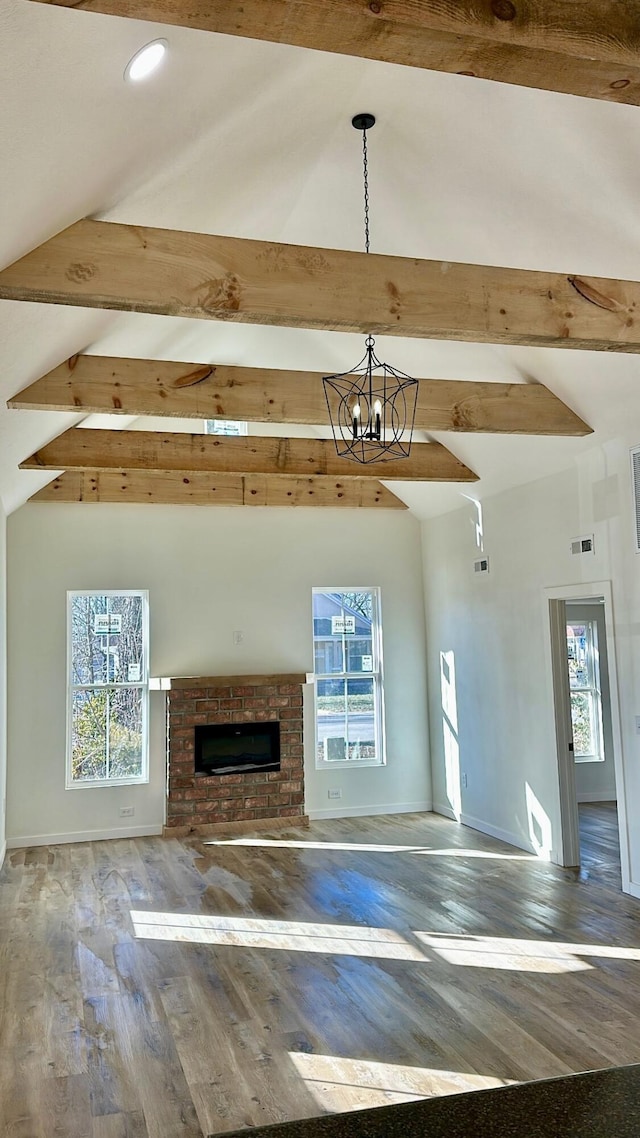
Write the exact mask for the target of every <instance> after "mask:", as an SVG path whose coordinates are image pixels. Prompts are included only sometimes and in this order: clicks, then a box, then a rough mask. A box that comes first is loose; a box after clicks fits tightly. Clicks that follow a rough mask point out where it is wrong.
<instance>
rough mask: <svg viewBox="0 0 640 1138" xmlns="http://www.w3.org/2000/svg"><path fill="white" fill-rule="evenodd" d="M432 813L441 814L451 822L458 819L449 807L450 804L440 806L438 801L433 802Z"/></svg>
mask: <svg viewBox="0 0 640 1138" xmlns="http://www.w3.org/2000/svg"><path fill="white" fill-rule="evenodd" d="M433 813H434V814H442V815H443V816H444V817H445V818H450V819H451V821H452V822H457V821H458V819H457V818H456V816H455V814H454V812H453V810H452V809H451V807H450V806H442V805H441V803H440V802H434V804H433Z"/></svg>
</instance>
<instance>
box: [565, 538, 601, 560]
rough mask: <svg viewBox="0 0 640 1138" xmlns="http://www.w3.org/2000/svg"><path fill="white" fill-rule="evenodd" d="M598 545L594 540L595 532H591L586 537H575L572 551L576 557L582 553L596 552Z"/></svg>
mask: <svg viewBox="0 0 640 1138" xmlns="http://www.w3.org/2000/svg"><path fill="white" fill-rule="evenodd" d="M595 551H596V547H595V543H594V540H593V534H592V533H589V534H587V535H586V537H574V539H573V541H572V542H571V553H572V554H573V556H574V557H575V556H576V555H579V554H581V553H595Z"/></svg>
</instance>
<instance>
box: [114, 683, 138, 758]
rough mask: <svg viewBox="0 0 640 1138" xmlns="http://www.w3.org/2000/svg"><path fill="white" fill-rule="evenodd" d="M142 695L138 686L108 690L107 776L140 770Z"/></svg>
mask: <svg viewBox="0 0 640 1138" xmlns="http://www.w3.org/2000/svg"><path fill="white" fill-rule="evenodd" d="M142 699H143V692H142V690H141V689H140V688H117V689H116V690H115V691H111V692H110V693H109V776H110V777H111V778H138V777H139V776H140V775H141V774H142V725H143V724H142Z"/></svg>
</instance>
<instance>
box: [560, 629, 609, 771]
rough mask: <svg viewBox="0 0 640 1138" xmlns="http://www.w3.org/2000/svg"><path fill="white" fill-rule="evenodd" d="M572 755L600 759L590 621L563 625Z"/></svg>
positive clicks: (598, 704)
mask: <svg viewBox="0 0 640 1138" xmlns="http://www.w3.org/2000/svg"><path fill="white" fill-rule="evenodd" d="M567 656H568V658H569V687H570V689H571V725H572V728H573V757H574V759H575V761H576V762H577V763H589V762H591V763H593V762H603V761H604V746H603V741H602V700H601V695H600V668H599V666H598V630H597V627H596V622H595V621H594V620H586V621H579V622H578V621H576V622H575V623H569V624H567Z"/></svg>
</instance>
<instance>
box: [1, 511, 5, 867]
mask: <svg viewBox="0 0 640 1138" xmlns="http://www.w3.org/2000/svg"><path fill="white" fill-rule="evenodd" d="M6 529H7V523H6V518H5V514H4V510H3V508H2V503H1V502H0V868H1V867H2V862H3V860H4V854H5V848H6V846H5V830H6V817H5V816H6V785H7V635H6V633H7V576H6V566H7V556H6Z"/></svg>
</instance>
